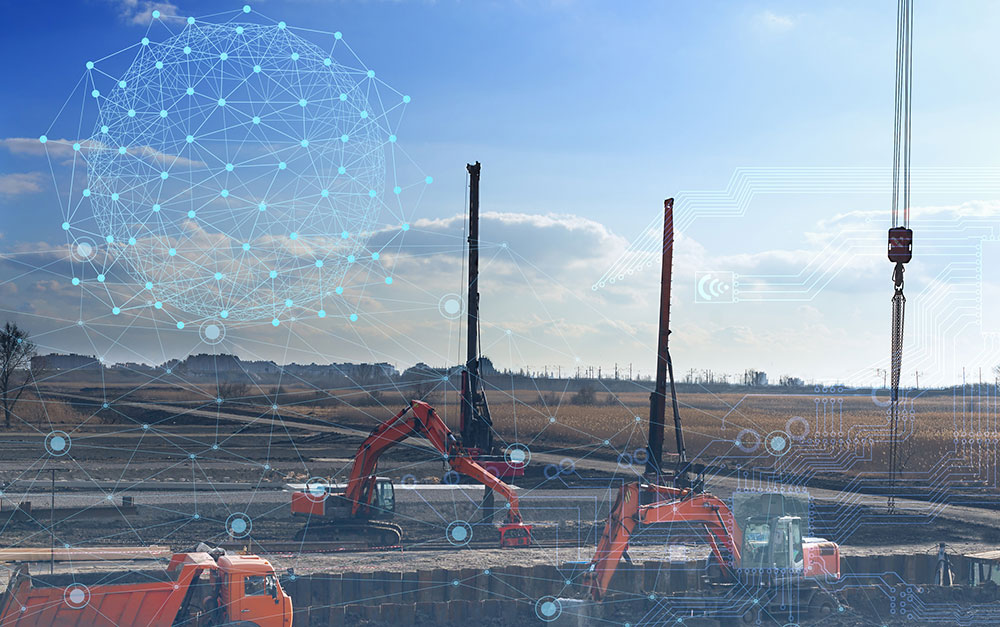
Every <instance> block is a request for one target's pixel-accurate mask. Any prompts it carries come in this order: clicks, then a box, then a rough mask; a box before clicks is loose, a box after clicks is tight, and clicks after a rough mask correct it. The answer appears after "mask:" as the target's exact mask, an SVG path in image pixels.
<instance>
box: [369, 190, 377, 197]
mask: <svg viewBox="0 0 1000 627" xmlns="http://www.w3.org/2000/svg"><path fill="white" fill-rule="evenodd" d="M375 195H376V193H375V190H374V189H370V190H368V196H370V197H371V198H375Z"/></svg>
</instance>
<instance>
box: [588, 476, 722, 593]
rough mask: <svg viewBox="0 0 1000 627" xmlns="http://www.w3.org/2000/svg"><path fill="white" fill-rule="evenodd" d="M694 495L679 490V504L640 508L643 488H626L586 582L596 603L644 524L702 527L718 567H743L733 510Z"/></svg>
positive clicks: (711, 498)
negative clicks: (687, 524)
mask: <svg viewBox="0 0 1000 627" xmlns="http://www.w3.org/2000/svg"><path fill="white" fill-rule="evenodd" d="M674 490H677V489H670V491H669V492H665V493H673V491H674ZM690 494H691V493H690V492H689V491H688V490H679V491H677V496H679V497H680V498H679V499H677V500H672V501H660V502H658V503H653V504H650V505H640V502H639V484H638V483H628V484H625V485H622V487H621V489H620V491H619V493H618V499H617V500H616V501H615V504H614V507H612V509H611V513H610V514H609V515H608V523H607V525H605V527H604V533H603V535H602V536H601V540H600V542H599V543H598V544H597V550H596V551H595V552H594V559H593V560H592V561H591V562H590V568H589V569H588V571H587V573H586V575H585V579H584V584H585V585H586V586H587V587H588V588H589V589H590V595H591V597H593V598H594V600H596V601H600V600H601V599H602V598H603V597H604V595H605V593H607V590H608V585H609V584H610V583H611V579H612V577H614V574H615V570H616V569H617V568H618V563H619V561H620V560H621V557H622V555H623V554H624V553H625V551H627V550H628V544H629V539H630V538H631V536H632V534H633V533H634V532H635V528H636V527H637V526H638V525H639V524H640V523H642V524H652V523H677V522H685V523H695V524H702V525H704V526H705V530H706V531H707V538H706V539H707V541H708V544H709V546H711V548H712V553H713V555H714V556H715V558H716V560H717V561H718V563H719V564H722V565H724V566H726V567H727V568H730V569H732V568H733V565H735V564H739V563H740V561H739V559H740V556H739V547H740V546H741V545H742V538H741V532H740V530H739V528H738V527H737V526H736V524H735V523H734V520H733V514H732V512H731V511H730V510H729V507H727V506H726V504H725V503H724V502H723V501H722V500H721V499H719V498H717V497H715V496H712V495H711V494H698V495H695V496H690V497H689V498H687V497H688V496H689V495H690ZM727 553H728V555H727Z"/></svg>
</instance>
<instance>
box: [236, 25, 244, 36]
mask: <svg viewBox="0 0 1000 627" xmlns="http://www.w3.org/2000/svg"><path fill="white" fill-rule="evenodd" d="M236 34H237V35H242V34H243V27H242V26H237V27H236Z"/></svg>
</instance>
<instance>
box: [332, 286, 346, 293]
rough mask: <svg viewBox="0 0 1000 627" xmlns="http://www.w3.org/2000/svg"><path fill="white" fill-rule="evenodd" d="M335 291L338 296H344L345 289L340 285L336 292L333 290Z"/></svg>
mask: <svg viewBox="0 0 1000 627" xmlns="http://www.w3.org/2000/svg"><path fill="white" fill-rule="evenodd" d="M333 291H335V292H337V293H338V294H343V293H344V288H343V287H340V286H339V285H338V286H337V289H335V290H333Z"/></svg>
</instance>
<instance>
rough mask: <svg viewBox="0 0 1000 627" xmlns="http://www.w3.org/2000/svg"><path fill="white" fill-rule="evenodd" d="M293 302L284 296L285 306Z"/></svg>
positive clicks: (289, 305)
mask: <svg viewBox="0 0 1000 627" xmlns="http://www.w3.org/2000/svg"><path fill="white" fill-rule="evenodd" d="M293 304H294V303H292V299H291V298H286V299H285V307H291V306H292V305H293Z"/></svg>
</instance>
